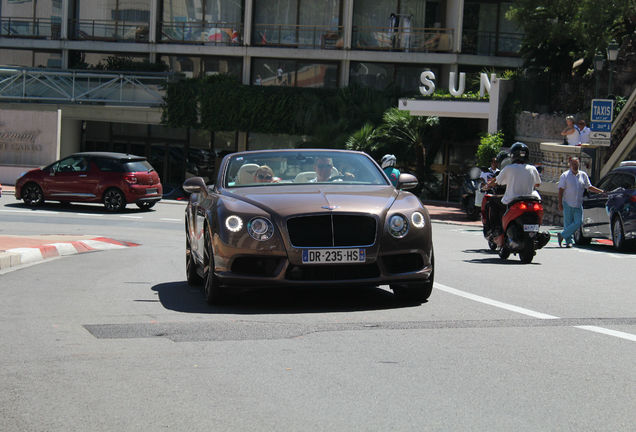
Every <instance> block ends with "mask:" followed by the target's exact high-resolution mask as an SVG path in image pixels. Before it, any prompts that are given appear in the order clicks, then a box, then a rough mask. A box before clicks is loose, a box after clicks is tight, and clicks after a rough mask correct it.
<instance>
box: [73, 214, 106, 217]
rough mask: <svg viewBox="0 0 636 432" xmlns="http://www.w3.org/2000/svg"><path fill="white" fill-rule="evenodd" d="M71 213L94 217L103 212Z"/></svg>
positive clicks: (100, 215)
mask: <svg viewBox="0 0 636 432" xmlns="http://www.w3.org/2000/svg"><path fill="white" fill-rule="evenodd" d="M72 214H74V215H77V216H95V217H102V216H104V215H103V214H99V213H72Z"/></svg>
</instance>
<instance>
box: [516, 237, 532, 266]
mask: <svg viewBox="0 0 636 432" xmlns="http://www.w3.org/2000/svg"><path fill="white" fill-rule="evenodd" d="M534 255H535V252H534V248H533V247H532V243H531V242H528V244H527V245H526V247H524V248H523V250H522V251H521V252H519V260H520V261H521V262H522V263H523V264H530V263H531V262H532V258H534Z"/></svg>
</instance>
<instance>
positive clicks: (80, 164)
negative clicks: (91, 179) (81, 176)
mask: <svg viewBox="0 0 636 432" xmlns="http://www.w3.org/2000/svg"><path fill="white" fill-rule="evenodd" d="M53 170H54V171H55V172H85V171H88V162H87V161H86V159H84V158H83V157H80V156H71V157H67V158H65V159H62V160H61V161H59V162H58V163H56V164H54V165H53Z"/></svg>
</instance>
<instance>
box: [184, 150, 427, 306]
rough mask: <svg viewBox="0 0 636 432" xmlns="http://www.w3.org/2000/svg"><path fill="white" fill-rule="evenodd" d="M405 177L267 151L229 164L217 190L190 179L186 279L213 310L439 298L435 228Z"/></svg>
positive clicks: (311, 153)
mask: <svg viewBox="0 0 636 432" xmlns="http://www.w3.org/2000/svg"><path fill="white" fill-rule="evenodd" d="M416 185H417V179H416V178H415V177H414V176H412V175H410V174H401V175H400V178H399V183H398V186H397V188H394V187H393V186H392V185H391V182H390V181H389V179H388V178H387V177H386V175H384V173H383V172H382V169H381V168H380V167H379V166H378V165H377V164H376V163H375V162H374V161H373V159H371V157H369V156H368V155H367V154H365V153H361V152H353V151H344V150H305V149H294V150H265V151H248V152H242V153H233V154H230V155H227V156H226V157H225V158H224V159H223V161H222V162H221V166H220V169H219V174H218V177H217V181H216V183H215V184H214V185H206V184H205V182H204V180H203V179H202V178H201V177H193V178H189V179H187V180H186V181H185V183H184V185H183V188H184V190H185V191H186V192H188V193H190V194H191V195H190V202H189V203H188V206H187V208H186V218H185V219H186V226H185V229H186V275H187V280H188V283H189V284H191V285H200V284H202V285H203V287H204V292H205V297H206V300H207V302H208V303H210V304H215V303H220V302H222V301H223V299H224V297H225V295H226V294H227V293H228V291H229V290H233V289H237V288H249V287H274V286H294V287H302V286H333V285H339V286H344V287H346V286H353V285H367V286H377V285H384V284H388V285H389V286H390V287H391V289H392V290H393V292H394V293H395V294H396V295H397V296H400V297H403V298H405V299H406V300H408V301H416V302H423V301H425V300H426V299H427V298H428V297H429V296H430V294H431V290H432V288H433V274H434V259H433V243H432V239H431V221H430V217H429V214H428V211H427V210H426V208H425V207H424V206H423V205H422V203H420V201H419V200H418V199H417V197H415V196H414V195H413V194H412V193H410V192H406V191H405V190H406V189H411V188H413V187H415V186H416Z"/></svg>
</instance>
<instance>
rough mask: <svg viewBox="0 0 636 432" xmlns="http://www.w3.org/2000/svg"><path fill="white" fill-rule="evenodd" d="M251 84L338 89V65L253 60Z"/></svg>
mask: <svg viewBox="0 0 636 432" xmlns="http://www.w3.org/2000/svg"><path fill="white" fill-rule="evenodd" d="M252 83H254V84H256V85H271V86H290V87H316V88H337V87H338V65H337V64H335V63H306V62H297V61H293V60H279V59H254V61H253V63H252Z"/></svg>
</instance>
